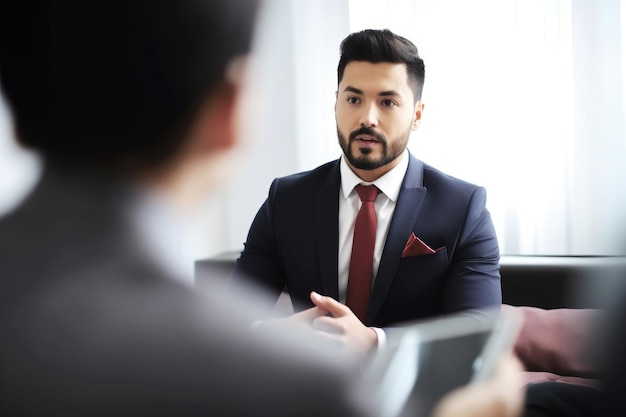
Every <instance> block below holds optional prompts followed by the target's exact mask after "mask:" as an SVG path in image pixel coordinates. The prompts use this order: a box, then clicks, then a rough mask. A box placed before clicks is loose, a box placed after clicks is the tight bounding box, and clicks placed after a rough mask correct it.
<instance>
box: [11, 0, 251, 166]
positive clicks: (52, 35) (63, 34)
mask: <svg viewBox="0 0 626 417" xmlns="http://www.w3.org/2000/svg"><path fill="white" fill-rule="evenodd" d="M258 6H259V1H257V0H209V1H207V0H127V1H112V0H66V1H62V0H59V1H11V0H9V1H5V2H2V4H1V5H0V86H1V87H2V90H3V93H4V96H5V98H6V100H7V102H8V104H9V107H10V109H11V111H12V114H13V118H14V121H15V127H16V131H17V134H18V138H19V141H20V142H21V143H22V144H24V145H25V146H27V147H30V148H33V149H35V150H38V151H41V153H42V154H43V155H44V156H45V157H47V158H49V159H54V160H61V161H62V162H70V163H85V164H98V165H103V166H117V165H121V164H129V163H130V164H132V165H133V166H141V167H156V166H159V165H160V164H163V163H165V162H166V161H167V160H168V158H169V157H171V156H172V155H173V153H175V152H176V151H177V150H178V148H179V147H180V145H181V142H182V140H183V138H184V137H185V134H186V133H187V130H188V129H189V127H190V125H191V123H192V121H193V118H194V116H196V113H197V110H198V109H199V106H200V104H201V103H202V102H203V101H204V100H206V98H207V97H208V96H209V95H210V93H211V92H212V91H213V90H214V88H215V87H216V86H217V85H218V84H219V83H220V82H221V81H223V80H224V79H225V78H224V77H225V71H226V68H227V66H228V64H229V62H231V60H232V59H233V58H234V57H236V56H238V55H240V54H244V53H246V52H248V51H249V48H250V44H251V37H252V33H253V29H254V28H253V26H254V22H255V18H256V13H257V10H258Z"/></svg>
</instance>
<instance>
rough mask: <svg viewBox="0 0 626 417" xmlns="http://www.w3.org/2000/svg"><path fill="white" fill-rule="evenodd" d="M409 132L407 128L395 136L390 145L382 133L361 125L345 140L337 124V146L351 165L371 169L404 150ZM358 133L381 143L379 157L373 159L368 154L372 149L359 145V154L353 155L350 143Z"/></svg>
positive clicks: (393, 158) (383, 163)
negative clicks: (400, 134) (402, 133)
mask: <svg viewBox="0 0 626 417" xmlns="http://www.w3.org/2000/svg"><path fill="white" fill-rule="evenodd" d="M410 133H411V129H410V128H409V130H408V131H407V133H406V134H404V135H403V136H401V137H399V138H397V140H395V141H394V142H393V143H392V145H391V146H389V145H388V141H387V138H386V137H385V136H384V135H382V134H380V133H378V132H376V131H375V130H374V129H372V128H369V127H361V128H359V129H357V130H355V131H353V132H352V133H350V137H349V139H348V140H346V139H345V137H344V136H343V135H342V134H341V132H340V131H339V126H337V137H338V138H339V146H340V147H341V150H342V151H343V154H344V155H345V156H346V159H347V160H348V162H349V163H350V165H352V166H353V167H355V168H357V169H363V170H366V171H372V170H374V169H377V168H380V167H382V166H385V165H387V164H388V163H390V162H392V161H393V160H395V159H396V158H397V157H398V156H400V155H401V154H402V152H404V150H405V149H406V145H407V143H408V142H409V135H410ZM359 135H368V136H372V137H374V138H375V139H376V140H377V141H378V143H380V144H381V145H382V147H383V149H382V156H381V157H380V158H379V159H374V158H372V157H370V156H369V154H370V153H371V152H372V149H370V148H366V147H363V148H361V147H360V148H359V150H358V151H357V152H358V153H359V155H355V153H354V152H352V146H351V145H352V143H353V142H354V141H355V140H356V137H357V136H359Z"/></svg>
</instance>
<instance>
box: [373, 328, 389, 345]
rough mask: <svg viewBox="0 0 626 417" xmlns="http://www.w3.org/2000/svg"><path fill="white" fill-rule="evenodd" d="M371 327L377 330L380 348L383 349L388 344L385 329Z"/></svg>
mask: <svg viewBox="0 0 626 417" xmlns="http://www.w3.org/2000/svg"><path fill="white" fill-rule="evenodd" d="M370 329H372V330H374V331H375V332H376V336H378V349H382V348H384V347H385V345H386V344H387V335H386V334H385V331H384V330H383V329H381V328H379V327H370Z"/></svg>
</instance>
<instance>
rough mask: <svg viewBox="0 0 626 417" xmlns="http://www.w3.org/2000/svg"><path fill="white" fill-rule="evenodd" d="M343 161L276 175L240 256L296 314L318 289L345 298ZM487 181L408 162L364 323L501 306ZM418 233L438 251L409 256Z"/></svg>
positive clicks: (244, 267) (244, 272)
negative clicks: (284, 295) (341, 277)
mask: <svg viewBox="0 0 626 417" xmlns="http://www.w3.org/2000/svg"><path fill="white" fill-rule="evenodd" d="M340 181H341V178H340V171H339V160H336V161H333V162H330V163H327V164H325V165H322V166H320V167H318V168H316V169H314V170H312V171H309V172H304V173H299V174H295V175H291V176H288V177H284V178H278V179H275V180H274V181H273V183H272V185H271V188H270V191H269V196H268V198H267V200H266V201H265V202H264V203H263V205H262V207H261V208H260V210H259V212H258V213H257V215H256V217H255V219H254V221H253V223H252V226H251V228H250V231H249V234H248V238H247V241H246V243H245V248H244V250H243V252H242V253H241V256H240V258H239V259H238V260H237V266H236V269H235V279H238V278H237V277H243V276H247V277H249V278H250V279H252V280H254V281H255V282H256V283H258V284H261V285H262V286H264V287H266V288H267V289H269V290H270V291H272V292H273V293H274V294H275V295H276V297H278V295H279V293H280V292H281V291H283V290H284V289H286V290H287V292H288V293H289V294H290V296H291V299H292V302H293V304H294V309H295V310H296V311H298V310H301V309H304V308H307V307H310V306H311V305H312V304H311V302H310V300H309V293H310V292H311V291H312V290H314V291H317V292H319V293H320V294H323V295H329V296H331V297H333V298H335V299H337V298H338V294H339V290H338V283H337V282H338V278H337V275H338V265H337V262H338V252H339V237H338V234H339V232H338V230H339V229H338V227H339V225H338V222H339V220H338V217H339V216H338V210H339V187H340ZM485 202H486V191H485V189H484V188H482V187H479V186H476V185H473V184H469V183H467V182H465V181H461V180H459V179H456V178H453V177H450V176H448V175H446V174H444V173H442V172H440V171H438V170H436V169H434V168H432V167H430V166H428V165H426V164H424V163H423V162H421V161H419V160H418V159H416V158H415V157H414V156H413V155H410V157H409V165H408V169H407V173H406V175H405V178H404V181H403V183H402V187H401V190H400V194H399V196H398V200H397V204H396V208H395V212H394V215H393V218H392V220H391V224H390V227H389V233H388V236H387V240H386V242H385V246H384V249H383V254H382V258H381V260H380V265H379V269H378V274H377V275H376V277H375V282H374V286H373V289H372V295H371V299H370V305H369V310H368V313H367V318H366V320H365V324H366V325H374V326H380V327H382V326H391V325H397V324H400V323H402V322H406V321H411V320H416V319H423V318H429V317H433V316H437V315H441V314H448V313H453V312H458V311H463V310H470V309H482V308H488V307H493V306H499V305H500V303H501V300H502V296H501V288H500V272H499V248H498V242H497V238H496V233H495V230H494V227H493V223H492V221H491V217H490V215H489V212H488V211H487V208H486V206H485ZM411 232H414V233H415V235H416V236H417V237H419V238H420V239H421V240H422V241H424V242H425V243H426V244H427V245H429V246H430V247H431V248H433V249H435V248H441V247H443V248H444V249H442V250H441V251H438V252H437V253H435V254H428V255H418V256H411V257H402V251H403V249H404V246H405V244H406V242H407V240H408V238H409V236H410V235H411Z"/></svg>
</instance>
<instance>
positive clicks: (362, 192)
mask: <svg viewBox="0 0 626 417" xmlns="http://www.w3.org/2000/svg"><path fill="white" fill-rule="evenodd" d="M356 192H357V193H358V194H359V197H360V198H361V208H360V209H359V213H358V214H357V215H356V222H355V224H354V238H353V241H352V257H351V258H350V272H349V273H348V292H347V296H346V304H347V305H348V307H350V309H351V310H352V312H353V313H354V314H355V315H356V316H357V317H358V318H359V319H360V320H361V321H362V322H363V321H365V317H366V315H367V306H368V304H369V302H370V293H371V292H372V269H373V263H374V244H375V242H376V209H375V208H374V200H376V196H377V195H378V193H379V192H380V190H379V189H378V188H376V186H374V185H357V186H356Z"/></svg>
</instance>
